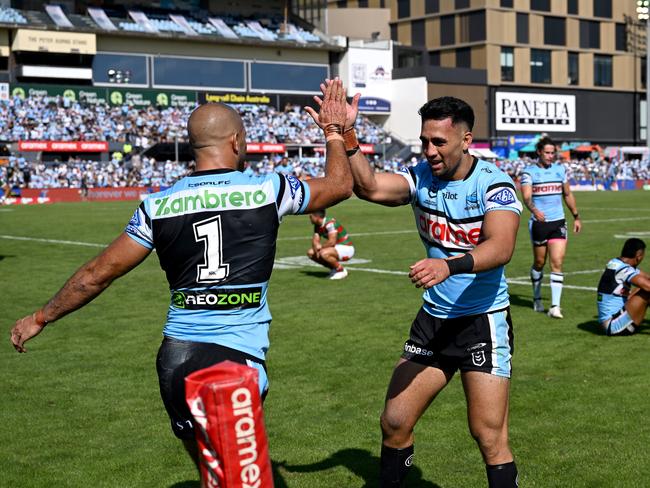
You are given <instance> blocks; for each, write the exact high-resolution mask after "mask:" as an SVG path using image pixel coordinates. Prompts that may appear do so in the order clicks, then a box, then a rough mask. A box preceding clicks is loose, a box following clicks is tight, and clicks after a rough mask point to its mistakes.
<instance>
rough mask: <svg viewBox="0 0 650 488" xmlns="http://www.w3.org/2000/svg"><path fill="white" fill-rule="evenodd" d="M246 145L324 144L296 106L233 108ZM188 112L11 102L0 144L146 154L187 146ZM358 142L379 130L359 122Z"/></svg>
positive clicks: (53, 100) (51, 100)
mask: <svg viewBox="0 0 650 488" xmlns="http://www.w3.org/2000/svg"><path fill="white" fill-rule="evenodd" d="M235 107H236V108H237V109H238V110H239V112H240V113H241V115H242V118H243V119H244V123H245V125H246V128H247V132H248V140H249V141H251V142H266V143H283V144H300V145H314V144H324V143H325V140H324V139H323V135H322V134H323V133H322V131H321V130H320V129H319V128H318V127H317V126H316V124H314V122H313V121H312V120H311V118H310V117H309V115H308V114H307V113H306V112H305V111H304V110H303V109H302V107H300V106H297V105H287V106H286V107H285V109H284V110H277V109H275V108H274V107H272V106H270V105H249V104H247V105H235ZM193 109H194V107H168V108H157V107H152V106H150V107H147V108H135V107H132V106H128V105H122V106H110V105H107V104H97V105H84V104H81V103H79V102H73V101H71V100H70V99H68V98H65V97H61V96H57V97H39V96H33V97H28V98H25V99H21V98H19V97H14V98H13V99H11V100H9V101H8V102H6V103H0V141H18V140H55V141H73V140H76V141H84V140H85V141H111V142H112V141H117V142H129V143H130V144H132V145H133V146H135V148H136V149H140V148H142V149H146V148H147V147H149V146H151V145H152V144H155V143H158V142H171V141H174V140H176V139H178V140H179V142H185V141H187V130H186V127H185V126H186V124H187V118H188V117H189V115H190V113H191V112H192V110H193ZM357 134H358V137H359V141H360V142H362V143H370V144H377V143H380V142H382V141H383V138H384V135H385V133H384V131H383V130H382V129H381V127H379V126H377V125H375V124H373V123H372V122H370V121H369V120H368V119H367V118H366V117H360V118H359V121H358V123H357Z"/></svg>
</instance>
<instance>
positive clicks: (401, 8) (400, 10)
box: [397, 0, 411, 19]
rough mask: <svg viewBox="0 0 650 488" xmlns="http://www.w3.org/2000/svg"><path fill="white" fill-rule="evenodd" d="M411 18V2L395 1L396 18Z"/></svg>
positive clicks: (404, 0) (406, 0) (405, 0)
mask: <svg viewBox="0 0 650 488" xmlns="http://www.w3.org/2000/svg"><path fill="white" fill-rule="evenodd" d="M410 16H411V0H397V18H398V19H403V18H404V17H410Z"/></svg>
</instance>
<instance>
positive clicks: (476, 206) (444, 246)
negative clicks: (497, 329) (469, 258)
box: [399, 158, 522, 318]
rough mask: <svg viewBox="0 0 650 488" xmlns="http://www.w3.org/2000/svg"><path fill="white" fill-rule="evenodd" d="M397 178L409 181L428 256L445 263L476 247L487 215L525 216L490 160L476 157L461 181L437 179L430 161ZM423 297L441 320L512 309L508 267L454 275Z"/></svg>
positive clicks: (509, 184) (510, 186)
mask: <svg viewBox="0 0 650 488" xmlns="http://www.w3.org/2000/svg"><path fill="white" fill-rule="evenodd" d="M399 174H401V175H402V176H404V178H406V180H407V181H408V184H409V187H410V195H411V206H412V207H413V213H414V215H415V225H416V226H417V229H418V232H419V234H420V238H421V239H422V243H423V244H424V247H425V249H426V251H427V256H428V257H430V258H440V259H444V258H447V257H449V256H454V255H456V254H461V253H466V252H469V251H471V250H472V249H474V248H475V247H476V246H477V245H478V244H479V242H480V241H481V238H482V234H481V229H482V226H483V218H484V217H485V214H486V213H488V212H492V211H495V210H506V211H510V212H515V213H517V214H519V215H520V214H521V208H522V207H521V203H520V202H519V200H517V196H516V190H515V186H514V184H513V182H512V180H511V179H510V177H509V176H508V175H507V174H505V173H504V172H502V171H501V170H500V169H499V168H497V167H496V166H495V165H493V164H491V163H488V162H486V161H482V160H478V159H476V158H475V159H474V163H473V166H472V169H471V170H470V172H469V173H468V174H467V176H466V177H465V179H464V180H460V181H447V180H440V179H438V178H437V177H435V176H433V173H432V172H431V168H430V166H429V164H428V163H427V162H426V161H423V162H421V163H419V164H418V165H417V166H415V167H414V168H409V169H404V170H401V171H400V173H399ZM423 298H424V307H425V310H426V311H427V312H428V313H430V314H431V315H433V316H434V317H440V318H453V317H462V316H466V315H476V314H480V313H486V312H491V311H496V310H499V309H503V308H505V307H507V306H508V305H509V298H508V286H507V284H506V279H505V273H504V267H503V266H499V267H497V268H494V269H491V270H488V271H483V272H480V273H467V274H458V275H454V276H450V277H449V278H447V279H446V280H445V281H443V282H442V283H440V284H438V285H435V286H433V287H431V288H429V289H428V290H425V292H424V294H423Z"/></svg>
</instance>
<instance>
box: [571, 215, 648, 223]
mask: <svg viewBox="0 0 650 488" xmlns="http://www.w3.org/2000/svg"><path fill="white" fill-rule="evenodd" d="M648 219H650V217H628V218H625V219H596V220H583V221H582V222H583V223H585V224H598V223H601V222H625V221H629V220H648Z"/></svg>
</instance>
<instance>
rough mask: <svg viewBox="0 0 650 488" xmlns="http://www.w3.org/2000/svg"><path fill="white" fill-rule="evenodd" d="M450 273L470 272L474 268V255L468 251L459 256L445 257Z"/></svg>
mask: <svg viewBox="0 0 650 488" xmlns="http://www.w3.org/2000/svg"><path fill="white" fill-rule="evenodd" d="M445 262H446V263H447V267H448V268H449V274H450V275H452V276H453V275H457V274H464V273H471V272H472V270H473V269H474V256H472V255H471V254H470V253H466V254H463V256H462V257H460V258H454V259H446V260H445Z"/></svg>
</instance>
